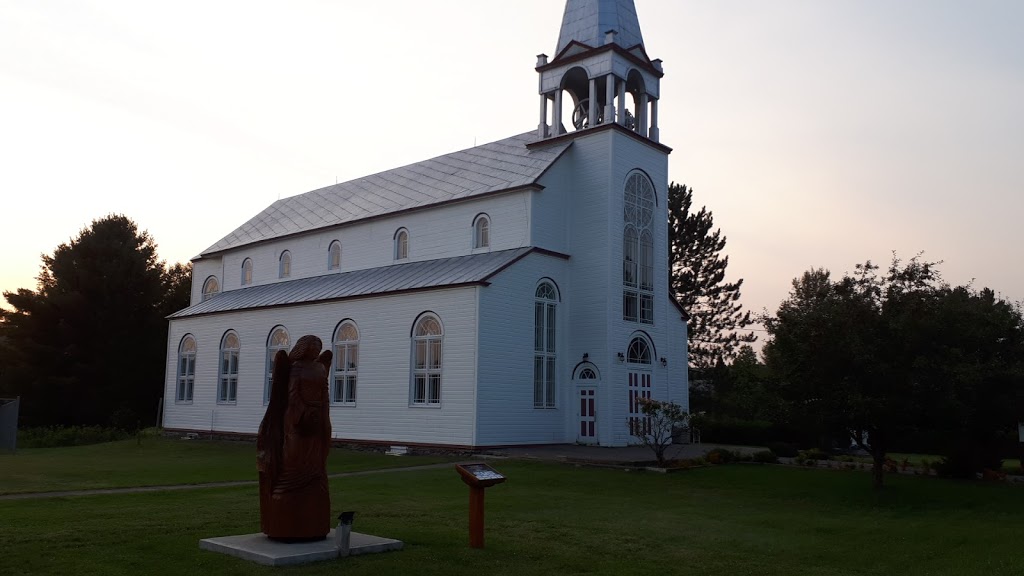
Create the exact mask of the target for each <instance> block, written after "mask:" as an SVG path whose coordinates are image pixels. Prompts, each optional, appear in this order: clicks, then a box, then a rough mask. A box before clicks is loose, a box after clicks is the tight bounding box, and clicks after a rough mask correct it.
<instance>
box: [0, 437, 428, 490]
mask: <svg viewBox="0 0 1024 576" xmlns="http://www.w3.org/2000/svg"><path fill="white" fill-rule="evenodd" d="M446 460H448V459H446V458H442V457H434V456H403V457H401V458H395V457H391V456H385V455H383V454H380V453H374V452H360V451H354V450H340V449H337V448H335V449H333V450H332V451H331V455H330V457H329V459H328V461H327V471H328V473H330V474H335V473H339V472H355V471H359V470H373V469H377V468H392V467H398V466H416V465H419V464H431V463H436V462H444V461H446ZM236 480H256V445H255V444H253V443H249V442H209V441H195V440H178V439H173V438H163V437H147V438H144V439H143V440H142V444H141V445H138V444H137V442H136V440H134V439H132V440H124V441H121V442H109V443H106V444H93V445H90V446H72V447H67V448H34V449H25V450H19V451H18V452H17V453H16V454H7V453H3V454H0V494H14V493H22V492H52V491H62V490H87V489H96V488H123V487H128V486H160V485H170V484H201V483H204V482H228V481H236Z"/></svg>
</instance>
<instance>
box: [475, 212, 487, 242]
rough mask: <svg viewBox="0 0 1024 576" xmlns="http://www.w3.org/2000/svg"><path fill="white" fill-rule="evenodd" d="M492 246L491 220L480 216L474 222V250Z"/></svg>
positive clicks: (483, 215) (485, 215)
mask: <svg viewBox="0 0 1024 576" xmlns="http://www.w3.org/2000/svg"><path fill="white" fill-rule="evenodd" d="M490 245H491V219H490V218H488V217H487V214H480V215H479V216H477V217H476V221H474V222H473V248H488V247H489V246H490Z"/></svg>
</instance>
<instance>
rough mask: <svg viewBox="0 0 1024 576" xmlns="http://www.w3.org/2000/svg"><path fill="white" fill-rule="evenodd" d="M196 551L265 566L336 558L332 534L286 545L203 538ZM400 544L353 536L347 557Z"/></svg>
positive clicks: (253, 538) (248, 538) (254, 538)
mask: <svg viewBox="0 0 1024 576" xmlns="http://www.w3.org/2000/svg"><path fill="white" fill-rule="evenodd" d="M199 548H201V549H203V550H209V551H211V552H219V553H221V554H228V555H229V556H236V557H238V558H242V559H245V560H249V561H250V562H256V563H257V564H263V565H264V566H295V565H298V564H309V563H312V562H323V561H325V560H334V559H335V558H338V548H337V545H336V544H335V541H334V530H331V532H330V534H328V535H327V539H325V540H320V541H319V542H300V543H294V544H285V543H284V542H276V541H274V540H271V539H269V538H267V537H266V536H265V535H264V534H262V533H259V534H243V535H240V536H222V537H219V538H206V539H203V540H200V541H199ZM401 549H402V541H401V540H392V539H390V538H381V537H380V536H371V535H369V534H360V533H359V532H353V533H352V539H351V548H350V550H349V556H356V555H358V554H376V553H378V552H390V551H392V550H401Z"/></svg>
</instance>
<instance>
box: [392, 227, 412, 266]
mask: <svg viewBox="0 0 1024 576" xmlns="http://www.w3.org/2000/svg"><path fill="white" fill-rule="evenodd" d="M408 257H409V231H408V230H406V229H405V228H399V229H398V232H395V260H405V259H406V258H408Z"/></svg>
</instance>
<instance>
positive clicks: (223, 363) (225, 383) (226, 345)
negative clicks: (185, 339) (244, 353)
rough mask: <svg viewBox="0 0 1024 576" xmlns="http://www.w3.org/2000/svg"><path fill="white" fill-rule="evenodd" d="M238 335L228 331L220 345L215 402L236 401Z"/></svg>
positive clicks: (229, 402)
mask: <svg viewBox="0 0 1024 576" xmlns="http://www.w3.org/2000/svg"><path fill="white" fill-rule="evenodd" d="M239 348H241V346H240V345H239V341H238V334H236V333H235V331H234V330H229V331H228V332H227V333H226V334H224V338H223V339H222V340H221V343H220V368H219V370H218V375H217V376H218V378H217V402H218V403H222V404H224V403H228V404H231V403H234V402H236V401H237V400H238V350H239Z"/></svg>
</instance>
